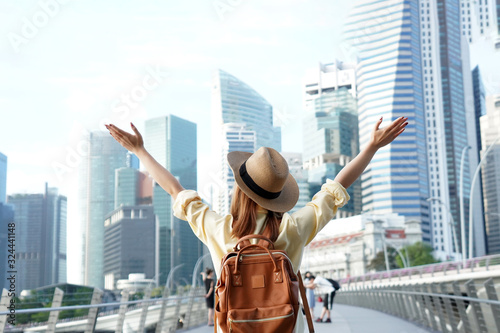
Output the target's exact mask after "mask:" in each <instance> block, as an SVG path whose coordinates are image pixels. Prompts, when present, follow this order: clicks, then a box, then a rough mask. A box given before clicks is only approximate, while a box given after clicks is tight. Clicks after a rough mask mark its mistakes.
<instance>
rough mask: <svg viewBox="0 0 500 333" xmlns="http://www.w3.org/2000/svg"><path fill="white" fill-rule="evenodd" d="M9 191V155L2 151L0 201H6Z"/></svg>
mask: <svg viewBox="0 0 500 333" xmlns="http://www.w3.org/2000/svg"><path fill="white" fill-rule="evenodd" d="M6 191H7V156H5V155H4V154H2V153H0V202H5V198H6V193H7V192H6Z"/></svg>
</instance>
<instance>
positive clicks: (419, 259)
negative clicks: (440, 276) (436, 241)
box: [396, 242, 439, 266]
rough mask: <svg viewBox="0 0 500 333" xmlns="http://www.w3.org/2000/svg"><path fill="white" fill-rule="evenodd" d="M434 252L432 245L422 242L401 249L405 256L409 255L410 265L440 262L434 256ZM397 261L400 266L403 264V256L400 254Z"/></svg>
mask: <svg viewBox="0 0 500 333" xmlns="http://www.w3.org/2000/svg"><path fill="white" fill-rule="evenodd" d="M432 252H433V249H432V247H431V246H430V245H427V244H424V243H422V242H417V243H415V244H412V245H408V246H405V247H404V248H403V249H401V253H402V254H403V255H404V256H405V257H409V259H410V262H409V265H410V266H420V265H429V264H435V263H438V262H439V260H437V259H436V258H435V257H434V255H433V254H432ZM396 261H397V263H398V265H400V266H402V265H403V263H402V261H401V258H399V256H398V258H397V259H396Z"/></svg>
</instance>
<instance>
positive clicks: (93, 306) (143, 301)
mask: <svg viewBox="0 0 500 333" xmlns="http://www.w3.org/2000/svg"><path fill="white" fill-rule="evenodd" d="M191 297H193V298H202V297H203V298H204V296H203V295H194V296H170V297H168V298H150V299H147V300H144V299H140V300H135V301H127V302H112V303H100V304H87V305H67V306H59V307H53V308H36V309H19V310H18V309H16V314H19V313H34V312H50V311H65V310H77V309H91V308H102V307H108V306H120V305H125V304H126V305H130V304H139V303H155V302H161V301H169V300H177V299H183V298H186V299H188V298H191ZM8 314H10V312H9V311H2V312H0V316H4V315H8Z"/></svg>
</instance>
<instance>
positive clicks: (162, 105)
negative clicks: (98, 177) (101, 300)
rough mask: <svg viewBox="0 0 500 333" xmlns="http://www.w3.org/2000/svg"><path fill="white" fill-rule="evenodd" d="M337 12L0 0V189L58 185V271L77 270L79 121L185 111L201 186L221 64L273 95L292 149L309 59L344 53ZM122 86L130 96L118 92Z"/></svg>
mask: <svg viewBox="0 0 500 333" xmlns="http://www.w3.org/2000/svg"><path fill="white" fill-rule="evenodd" d="M229 4H233V5H229ZM224 5H225V6H224ZM216 6H218V7H217V8H219V12H218V11H217V9H216ZM42 7H45V9H44V8H42ZM224 9H225V10H224ZM347 13H348V8H347V7H346V2H344V1H340V0H339V1H327V0H318V1H303V0H286V1H285V0H275V1H264V0H252V1H244V0H242V1H236V0H232V1H229V0H223V1H211V0H208V1H207V0H203V1H202V0H193V1H131V0H121V1H116V0H108V1H94V0H88V1H79V0H65V1H63V0H59V1H56V0H41V1H32V0H24V1H15V2H14V1H10V0H0V36H1V38H0V112H1V118H0V119H1V121H0V152H2V153H4V154H5V155H7V157H8V174H7V194H13V193H41V192H42V191H43V189H44V183H45V182H48V183H49V186H52V187H57V188H59V190H60V192H61V193H62V194H64V195H66V196H68V237H69V238H68V259H69V261H68V265H69V267H68V268H69V269H68V274H69V275H68V279H69V281H70V282H73V283H78V282H79V281H78V271H79V267H78V266H77V263H78V262H79V260H77V258H78V255H79V252H78V248H79V244H78V241H79V237H78V235H77V232H78V218H77V216H76V213H75V211H76V208H77V206H76V204H77V200H76V199H77V170H78V165H79V162H80V161H81V153H80V152H81V134H82V133H84V132H86V131H90V130H105V128H104V126H103V124H104V123H108V122H113V123H115V124H117V125H120V126H127V127H128V123H129V122H130V121H133V122H134V123H135V124H136V126H137V127H138V128H139V129H142V128H143V122H144V120H146V119H148V118H152V117H158V116H162V115H166V114H170V113H171V114H175V115H178V116H180V117H183V118H186V119H188V120H191V121H193V122H196V123H197V124H198V157H199V163H198V165H199V170H198V171H199V175H198V177H199V186H203V183H204V182H210V176H209V173H210V170H209V169H207V168H206V166H207V165H210V160H211V159H213V158H212V157H211V156H213V155H212V151H211V145H210V142H211V132H210V131H211V126H210V124H211V119H210V106H211V88H212V82H211V81H212V76H213V74H214V72H215V71H216V70H217V69H218V68H221V69H223V70H225V71H227V72H229V73H231V74H232V75H235V76H236V77H238V78H240V79H241V80H243V81H244V82H246V83H247V84H249V85H250V86H252V87H253V88H254V89H255V90H257V91H258V92H259V93H260V94H261V95H263V96H264V97H265V98H266V99H267V100H268V101H269V102H270V103H271V104H272V105H273V107H274V109H275V112H276V113H277V114H278V115H279V117H278V118H279V119H277V121H278V123H280V122H281V123H282V133H283V138H282V140H283V145H282V146H283V150H284V151H295V152H300V151H301V147H302V139H301V138H302V129H301V124H300V119H301V116H302V112H303V110H302V90H301V82H302V78H303V77H304V75H305V73H306V71H307V69H309V68H313V67H315V66H317V64H318V62H319V61H321V62H331V61H333V60H334V59H335V58H340V59H342V58H343V52H342V50H341V49H340V48H339V46H338V45H339V44H340V41H341V29H342V24H343V21H344V19H345V16H346V15H347ZM155 76H156V78H157V79H156V80H154V79H153V78H154V77H155ZM145 87H147V89H145ZM133 94H135V95H134V96H136V100H137V103H136V102H134V101H130V100H129V101H128V102H125V99H124V97H123V96H125V98H126V96H127V95H128V96H131V95H133ZM75 272H76V273H75ZM73 273H75V274H73Z"/></svg>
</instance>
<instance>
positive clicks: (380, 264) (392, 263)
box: [366, 246, 401, 272]
mask: <svg viewBox="0 0 500 333" xmlns="http://www.w3.org/2000/svg"><path fill="white" fill-rule="evenodd" d="M396 257H398V259H399V255H398V254H397V252H396V250H395V249H394V248H393V247H390V246H387V261H388V262H389V269H397V268H400V267H401V266H399V265H398V263H397V261H396ZM366 268H367V269H369V270H375V271H377V272H379V271H385V270H386V269H387V267H386V265H385V254H384V250H382V251H379V252H377V254H376V255H375V257H374V258H373V259H372V260H371V261H370V263H369V264H368V265H367V266H366Z"/></svg>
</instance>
